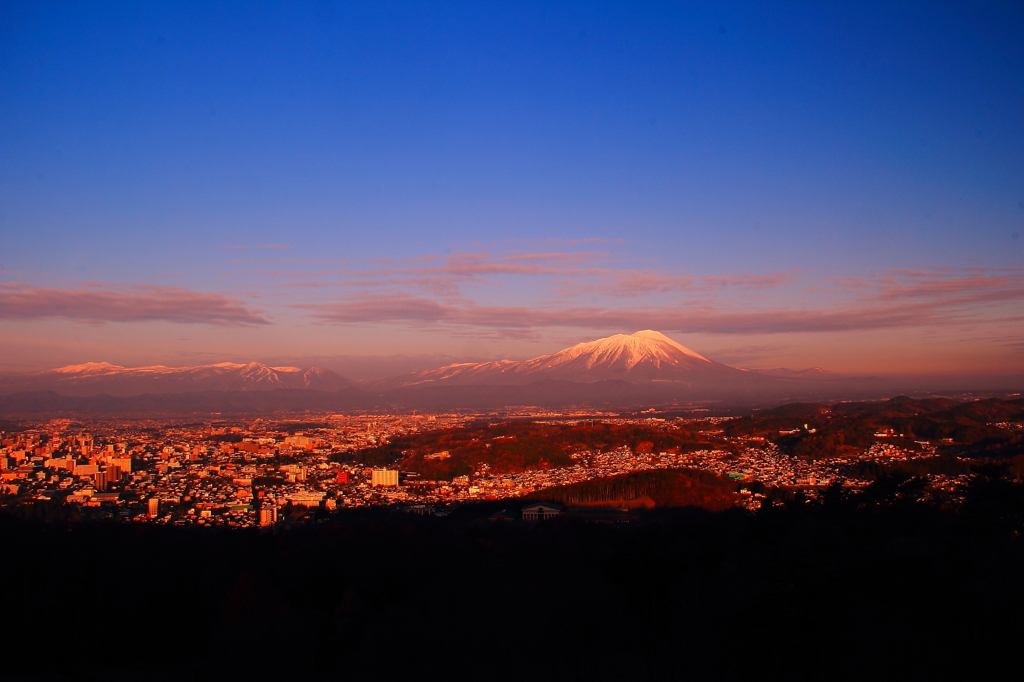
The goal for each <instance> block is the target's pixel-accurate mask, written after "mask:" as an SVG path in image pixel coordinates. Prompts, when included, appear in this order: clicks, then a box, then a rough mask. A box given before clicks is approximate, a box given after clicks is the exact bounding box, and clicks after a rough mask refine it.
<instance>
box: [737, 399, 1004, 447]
mask: <svg viewBox="0 0 1024 682" xmlns="http://www.w3.org/2000/svg"><path fill="white" fill-rule="evenodd" d="M1022 420H1024V399H1015V400H1000V399H994V398H993V399H989V400H978V401H972V402H958V401H955V400H948V399H924V400H915V399H912V398H908V397H906V396H898V397H896V398H892V399H891V400H886V401H881V402H856V403H836V404H832V405H828V404H823V403H792V404H789V405H782V406H780V407H777V408H773V409H770V410H763V411H761V412H757V413H755V414H754V415H753V416H750V417H743V418H739V419H734V420H732V421H729V422H727V423H726V424H725V426H724V429H725V434H726V435H727V436H761V437H764V438H766V439H768V440H772V441H774V442H776V443H778V444H779V445H781V446H783V447H785V448H786V449H787V450H788V451H789V452H791V453H792V454H793V455H796V456H800V457H808V458H819V457H831V456H842V455H847V454H853V453H856V452H857V451H860V450H863V449H864V448H867V447H870V446H871V445H872V444H873V443H876V442H879V439H880V438H882V439H884V441H885V442H889V443H893V444H895V445H899V446H901V447H904V448H907V449H909V450H915V449H920V447H921V443H920V442H919V441H924V442H927V443H928V444H931V445H935V446H937V447H939V448H940V452H943V453H946V454H960V455H966V456H970V457H992V458H1010V457H1014V456H1019V455H1022V454H1024V434H1022V432H1021V431H1020V430H1019V429H1016V428H1015V427H1014V424H1015V423H1019V422H1021V421H1022ZM786 432H789V433H786ZM876 434H884V435H883V436H878V435H876Z"/></svg>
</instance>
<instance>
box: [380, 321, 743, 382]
mask: <svg viewBox="0 0 1024 682" xmlns="http://www.w3.org/2000/svg"><path fill="white" fill-rule="evenodd" d="M746 376H749V374H748V373H747V372H744V371H743V370H740V369H735V368H733V367H729V366H728V365H723V364H721V363H718V362H715V361H713V360H709V359H708V358H706V357H704V356H703V355H701V354H700V353H697V352H695V351H692V350H690V349H689V348H687V347H686V346H683V345H682V344H680V343H678V342H676V341H673V340H672V339H670V338H669V337H667V336H665V335H664V334H662V333H661V332H657V331H653V330H651V329H645V330H643V331H639V332H636V333H634V334H615V335H614V336H609V337H606V338H603V339H597V340H596V341H587V342H584V343H578V344H576V345H575V346H572V347H571V348H566V349H564V350H560V351H558V352H557V353H552V354H550V355H542V356H540V357H536V358H533V359H531V360H524V361H513V360H498V361H494V362H484V363H460V364H455V365H448V366H447V367H441V368H438V369H433V370H428V371H425V372H417V373H415V374H411V375H407V376H401V377H394V378H392V379H388V380H385V381H383V382H378V384H377V387H379V388H381V389H384V390H387V389H389V388H400V387H415V386H429V385H470V384H475V385H494V384H504V385H509V384H511V385H523V384H528V383H534V382H538V381H571V382H575V383H592V382H596V381H605V380H616V379H617V380H624V381H629V382H634V383H636V382H651V381H677V382H693V381H701V382H703V381H709V380H715V379H718V380H726V381H730V380H731V381H735V380H737V379H739V378H740V377H746Z"/></svg>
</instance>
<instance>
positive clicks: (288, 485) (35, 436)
mask: <svg viewBox="0 0 1024 682" xmlns="http://www.w3.org/2000/svg"><path fill="white" fill-rule="evenodd" d="M510 418H511V419H513V420H515V421H517V422H521V423H534V424H558V425H563V426H569V427H572V426H573V425H576V424H579V423H580V422H582V421H584V420H585V421H586V422H587V423H588V424H591V425H592V424H594V423H599V424H607V425H614V426H619V427H622V426H627V427H628V426H636V427H643V428H648V429H651V428H653V429H655V430H657V429H662V430H668V429H671V428H678V427H683V428H686V429H688V430H689V431H692V432H696V433H705V434H709V435H711V436H713V437H715V438H718V439H722V442H724V443H725V444H728V445H729V446H731V447H729V448H728V449H702V450H696V451H693V450H685V449H682V450H681V449H680V448H669V450H667V451H652V448H651V444H650V443H646V444H640V445H639V446H638V447H636V448H631V447H630V446H628V445H620V446H618V447H614V448H609V449H607V450H605V451H600V450H587V449H578V450H577V451H574V452H572V453H571V455H570V457H571V460H572V463H571V464H570V465H568V466H548V467H544V468H530V469H525V470H522V471H515V472H503V473H496V472H493V471H491V470H490V467H489V466H488V465H487V464H486V463H481V462H477V463H475V466H474V471H473V472H472V474H470V475H461V476H453V477H451V479H450V480H425V479H422V478H421V474H420V472H417V471H405V470H399V469H396V468H395V467H396V466H397V465H398V464H399V463H398V462H393V463H389V464H388V465H386V466H383V467H374V466H367V465H365V464H362V463H360V462H358V461H355V460H354V459H353V457H352V456H353V454H357V453H359V452H360V451H362V450H363V449H365V448H369V447H379V446H382V445H385V444H387V443H388V442H389V441H391V440H392V439H394V438H397V437H401V436H408V435H411V434H417V433H427V432H431V431H444V430H447V429H458V428H460V427H462V426H464V425H466V424H470V423H479V422H480V421H481V420H487V419H491V420H494V423H496V424H503V423H508V420H509V419H510ZM729 421H730V418H724V417H695V418H687V417H674V418H668V419H666V418H662V417H653V416H642V415H641V416H630V417H619V416H612V415H609V414H607V413H605V414H595V415H581V414H578V413H576V414H567V415H557V414H553V413H551V412H531V411H529V410H523V411H521V412H518V413H516V412H512V413H508V414H505V415H504V416H503V417H502V418H501V419H497V420H495V417H494V415H487V414H437V415H423V414H411V415H340V414H325V415H316V416H312V415H304V416H303V417H301V418H292V419H287V420H283V421H282V420H280V419H270V418H267V419H262V418H258V417H257V418H250V419H245V420H235V421H208V422H192V423H173V422H170V423H165V422H162V421H158V420H132V421H124V420H99V421H94V422H91V423H81V422H73V421H71V420H69V419H52V420H47V421H41V422H39V423H31V424H27V425H26V426H27V428H25V430H23V431H19V432H16V433H8V434H3V435H2V438H0V442H2V448H0V465H3V468H2V471H0V476H2V479H3V483H2V493H3V497H2V498H0V503H2V504H4V505H20V504H32V503H34V502H55V503H63V504H66V505H76V506H77V507H79V508H80V510H81V516H82V517H83V518H90V519H111V520H118V521H131V522H140V523H163V524H175V525H197V526H220V527H237V528H244V527H253V526H261V527H268V526H274V525H275V524H277V523H279V522H280V521H284V520H285V519H286V518H287V517H288V513H291V515H292V516H295V515H296V514H295V513H296V512H298V516H299V517H302V516H304V515H305V514H306V513H307V512H317V513H320V514H321V516H323V515H324V514H326V513H330V512H333V511H335V510H338V509H344V508H355V507H366V506H383V507H387V508H391V509H406V510H414V511H416V512H417V513H430V514H434V513H436V514H444V513H446V510H449V509H451V508H453V507H455V506H458V505H460V504H464V503H468V502H475V501H485V500H486V501H490V500H501V499H506V498H520V497H523V496H525V495H528V494H531V493H540V494H541V495H542V494H543V493H542V491H543V490H545V489H547V488H552V487H555V486H566V485H572V484H576V483H580V482H583V481H588V480H592V479H596V478H602V477H610V476H621V475H624V474H630V473H634V472H640V471H653V470H659V469H668V470H672V469H695V470H701V471H706V472H711V473H714V474H717V475H719V476H722V477H728V478H729V479H732V480H734V481H736V483H737V492H738V497H737V504H738V505H740V506H743V507H745V508H747V509H751V510H756V509H757V508H759V507H760V506H761V504H762V503H763V501H764V499H765V497H766V495H765V492H766V491H768V490H771V489H776V490H784V491H793V490H801V491H802V492H803V493H804V494H805V495H807V496H808V497H809V498H813V497H815V496H816V495H817V494H818V493H819V492H820V491H821V490H823V489H825V488H827V487H828V486H829V485H831V484H832V483H834V482H841V483H842V485H844V486H846V487H851V488H857V487H863V486H865V485H867V484H868V483H869V480H867V479H866V478H863V477H859V476H858V475H857V473H856V467H855V466H854V465H855V464H857V463H860V462H865V461H870V462H882V463H885V464H893V463H896V462H908V461H914V460H927V459H929V458H935V457H938V454H937V453H936V447H935V446H934V445H930V444H928V443H924V442H919V443H917V447H916V448H915V449H914V450H908V449H904V448H902V447H899V446H897V445H893V444H891V443H888V442H886V441H887V440H888V438H889V436H890V435H891V434H888V433H877V434H875V435H876V436H877V442H876V443H874V444H872V445H871V446H870V447H868V448H865V449H864V450H862V451H861V452H859V453H856V454H855V455H852V456H842V457H838V456H837V457H829V458H823V459H818V460H805V459H799V458H796V457H793V456H791V455H788V454H786V453H785V452H783V451H782V450H780V448H779V446H778V445H776V444H775V443H773V442H771V440H768V439H766V438H764V437H757V436H753V437H752V436H737V437H726V436H724V435H723V434H724V430H723V427H724V426H726V425H728V423H729ZM1001 426H1002V427H1004V428H1007V429H1014V428H1015V429H1018V430H1019V429H1020V428H1021V427H1020V424H1018V423H1006V424H1002V425H1001ZM797 431H799V429H797ZM789 433H790V432H789V431H783V432H782V435H789ZM501 438H508V437H507V436H503V437H501ZM488 447H489V446H488ZM450 457H451V455H450V454H449V453H448V452H447V451H440V452H436V453H430V454H427V455H426V456H425V459H426V460H437V459H445V458H450ZM389 466H390V467H391V468H388V467H389ZM928 478H929V482H930V484H931V486H932V487H934V488H936V489H941V488H943V487H947V488H948V487H949V486H950V485H952V484H955V482H956V480H955V478H956V477H950V476H947V475H942V474H932V475H930V476H928ZM754 484H756V485H754ZM286 512H288V513H286Z"/></svg>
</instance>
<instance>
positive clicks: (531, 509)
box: [523, 502, 562, 521]
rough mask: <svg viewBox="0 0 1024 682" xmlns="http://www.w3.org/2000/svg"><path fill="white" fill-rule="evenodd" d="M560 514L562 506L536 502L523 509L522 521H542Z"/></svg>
mask: <svg viewBox="0 0 1024 682" xmlns="http://www.w3.org/2000/svg"><path fill="white" fill-rule="evenodd" d="M561 513H562V505H560V504H551V503H549V502H536V503H534V504H528V505H526V506H525V507H523V521H543V520H544V519H550V518H552V517H554V516H558V515H559V514H561Z"/></svg>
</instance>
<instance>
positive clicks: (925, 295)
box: [834, 268, 1024, 306]
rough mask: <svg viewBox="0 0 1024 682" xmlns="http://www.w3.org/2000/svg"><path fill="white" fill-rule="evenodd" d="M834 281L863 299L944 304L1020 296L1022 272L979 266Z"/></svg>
mask: <svg viewBox="0 0 1024 682" xmlns="http://www.w3.org/2000/svg"><path fill="white" fill-rule="evenodd" d="M834 281H835V282H836V283H838V284H840V285H842V286H844V287H847V288H850V289H854V290H860V291H862V292H863V296H864V298H865V299H866V300H874V301H886V302H895V301H905V300H922V301H923V300H933V301H936V302H941V303H942V304H943V305H946V306H953V305H966V304H972V303H989V302H997V301H1009V300H1014V299H1020V298H1024V271H1022V270H986V269H983V268H964V269H949V268H944V269H937V270H935V271H924V270H893V271H890V272H887V273H885V274H883V275H880V276H878V277H875V278H863V277H848V278H840V279H836V280H834Z"/></svg>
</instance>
